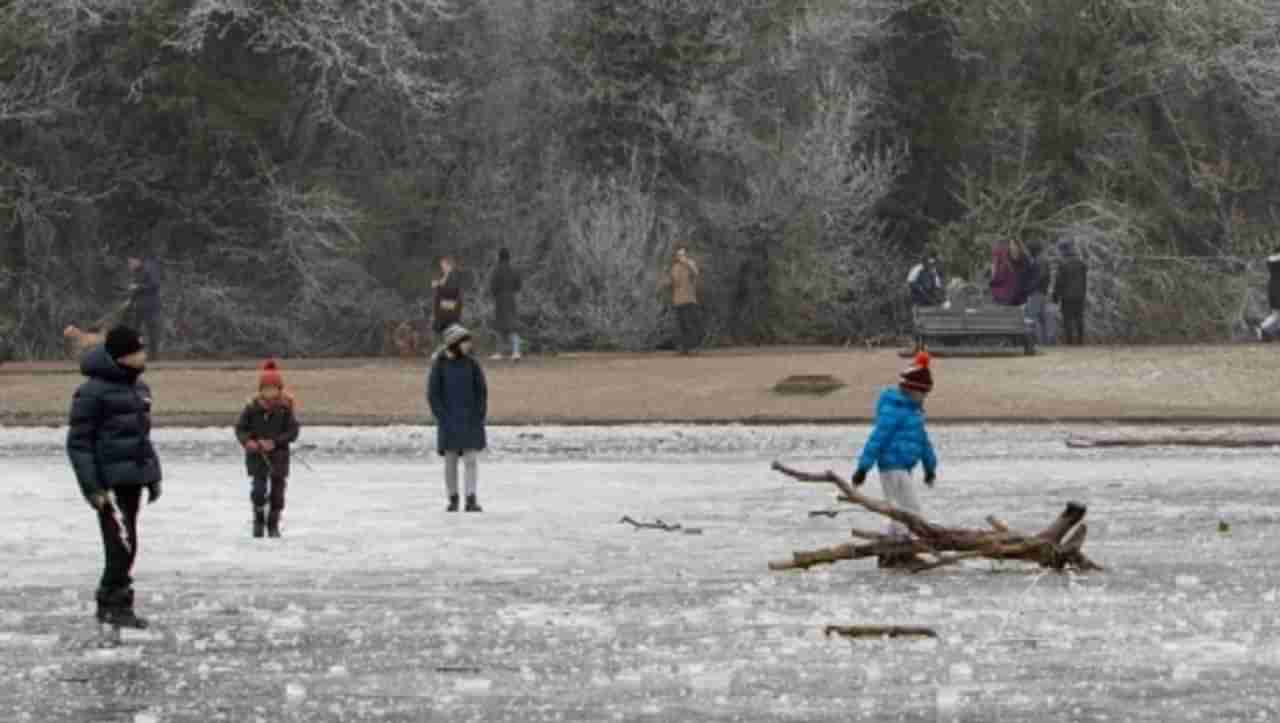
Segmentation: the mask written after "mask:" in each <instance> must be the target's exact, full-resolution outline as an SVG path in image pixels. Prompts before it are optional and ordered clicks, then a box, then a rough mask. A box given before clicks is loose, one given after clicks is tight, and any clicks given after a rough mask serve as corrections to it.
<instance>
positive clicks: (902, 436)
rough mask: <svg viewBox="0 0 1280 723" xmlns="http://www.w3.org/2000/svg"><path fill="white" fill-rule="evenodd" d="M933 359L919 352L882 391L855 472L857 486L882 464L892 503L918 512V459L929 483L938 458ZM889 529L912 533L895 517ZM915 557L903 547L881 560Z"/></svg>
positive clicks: (906, 561)
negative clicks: (931, 424) (930, 423)
mask: <svg viewBox="0 0 1280 723" xmlns="http://www.w3.org/2000/svg"><path fill="white" fill-rule="evenodd" d="M929 364H930V358H929V353H928V352H923V351H922V352H920V353H919V354H916V357H915V360H914V362H913V363H912V365H911V366H910V367H908V368H907V369H906V370H905V371H903V372H902V374H901V375H899V381H898V386H897V387H895V388H889V389H886V390H884V391H883V392H882V393H881V394H880V399H879V400H878V401H877V402H876V419H875V427H874V428H873V429H872V430H871V437H870V438H868V439H867V443H866V445H865V446H864V447H863V448H862V455H861V457H859V459H858V466H857V469H856V470H855V471H854V473H853V484H854V486H861V485H862V483H864V482H866V481H867V473H868V472H870V471H871V469H872V468H878V469H879V470H880V484H881V486H882V487H883V488H884V496H885V498H886V499H888V501H889V503H890V504H892V505H893V506H894V507H897V508H898V509H900V510H905V511H907V512H912V513H915V514H917V515H922V514H923V509H922V507H921V505H920V499H919V497H917V496H916V490H915V487H914V486H913V485H912V481H911V472H912V470H913V469H915V466H916V465H917V464H923V465H924V483H925V484H926V485H928V486H929V487H932V486H933V483H934V481H935V480H936V479H937V475H938V458H937V455H935V454H934V451H933V444H932V443H931V442H930V441H929V433H928V431H927V430H926V429H925V415H924V400H925V397H927V396H928V395H929V393H930V392H931V391H933V373H932V372H931V371H930V370H929ZM885 534H886V535H888V536H890V537H895V538H901V539H909V538H910V537H911V535H910V532H909V531H908V530H907V528H906V527H905V526H904V525H902V524H901V523H898V522H891V523H890V524H889V525H888V528H887V529H886V531H885ZM915 561H916V560H915V554H914V553H905V554H904V555H901V556H897V555H894V556H884V557H881V559H880V566H881V567H902V566H910V565H911V564H913V563H914V562H915Z"/></svg>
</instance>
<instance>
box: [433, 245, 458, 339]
mask: <svg viewBox="0 0 1280 723" xmlns="http://www.w3.org/2000/svg"><path fill="white" fill-rule="evenodd" d="M459 276H460V274H459V273H458V272H457V263H456V262H455V261H454V259H453V257H452V256H442V257H441V258H440V278H438V279H435V280H433V281H432V282H431V319H432V320H431V330H432V331H434V332H435V334H436V339H437V340H438V339H442V338H443V335H444V331H445V329H448V328H449V327H450V326H453V325H454V324H460V323H462V280H461V279H460V278H459Z"/></svg>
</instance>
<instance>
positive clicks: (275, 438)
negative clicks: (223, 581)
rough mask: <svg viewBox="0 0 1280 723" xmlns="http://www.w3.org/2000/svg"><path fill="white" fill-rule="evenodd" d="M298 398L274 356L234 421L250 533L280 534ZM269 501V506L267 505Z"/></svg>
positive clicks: (296, 427) (297, 427)
mask: <svg viewBox="0 0 1280 723" xmlns="http://www.w3.org/2000/svg"><path fill="white" fill-rule="evenodd" d="M301 428H302V425H301V424H299V422H298V415H297V400H296V399H294V397H293V395H292V394H290V393H288V392H287V391H285V388H284V375H282V374H281V373H280V366H279V365H278V364H277V363H276V361H275V360H274V359H270V360H268V361H266V362H265V363H264V364H263V365H262V370H261V371H260V372H259V374H258V393H257V394H256V395H254V397H253V398H252V399H250V400H249V403H248V404H246V405H245V408H244V411H242V412H241V413H240V419H239V420H238V421H237V422H236V427H235V433H236V439H237V440H238V441H239V442H240V446H242V447H244V462H245V467H246V468H247V469H248V472H249V476H250V477H251V478H252V479H253V488H252V491H251V492H250V493H249V501H250V502H251V503H252V504H253V536H254V537H262V533H263V528H265V529H266V533H267V535H269V536H270V537H279V536H280V515H281V514H282V513H283V512H284V495H285V489H286V488H287V487H288V484H289V445H291V444H293V443H294V442H296V441H298V434H299V432H300V431H301ZM268 502H269V503H270V507H268Z"/></svg>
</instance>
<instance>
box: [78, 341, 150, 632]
mask: <svg viewBox="0 0 1280 723" xmlns="http://www.w3.org/2000/svg"><path fill="white" fill-rule="evenodd" d="M146 366H147V351H146V349H145V348H144V346H143V343H142V337H141V336H140V335H139V334H138V332H137V331H135V330H133V329H132V328H129V327H126V326H117V327H114V328H112V329H111V330H109V331H108V332H107V335H106V338H105V340H104V343H103V344H101V345H98V346H95V347H92V348H91V349H89V350H88V351H86V352H85V354H84V356H83V357H81V360H80V373H81V374H83V375H84V376H85V377H87V380H86V381H85V382H84V383H83V384H81V385H80V387H79V388H78V389H76V392H75V396H74V397H73V398H72V400H71V414H70V420H69V423H68V430H67V457H68V458H69V459H70V462H71V468H72V470H73V471H74V472H75V476H76V481H77V482H79V484H80V493H81V494H82V495H84V499H85V501H86V502H88V503H89V506H90V507H91V508H93V510H94V512H95V513H96V514H97V516H98V528H99V530H100V532H101V533H102V547H103V557H104V559H105V564H104V566H103V571H102V578H101V579H100V580H99V583H98V589H97V592H96V594H95V598H96V600H97V619H98V622H99V623H103V624H106V625H111V626H113V627H117V628H119V627H129V628H139V629H141V628H145V627H147V621H146V620H145V619H143V618H140V617H138V615H137V613H135V612H134V592H133V577H132V575H133V563H134V560H135V559H136V557H137V553H138V509H139V507H140V506H141V500H142V492H143V490H144V489H145V490H146V492H147V502H148V504H150V503H153V502H155V501H156V500H158V499H160V481H161V478H162V474H161V470H160V459H159V458H158V457H157V456H156V450H155V447H153V446H152V445H151V389H150V388H149V387H148V386H147V385H146V384H145V383H144V382H143V381H142V380H141V377H142V373H143V371H145V369H146Z"/></svg>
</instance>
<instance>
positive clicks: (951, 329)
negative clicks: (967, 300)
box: [915, 305, 1036, 355]
mask: <svg viewBox="0 0 1280 723" xmlns="http://www.w3.org/2000/svg"><path fill="white" fill-rule="evenodd" d="M915 339H916V345H917V346H918V347H924V348H928V349H931V350H934V351H941V352H943V353H951V354H958V353H974V354H985V353H1000V352H1001V351H1009V350H1015V349H1020V350H1021V351H1022V353H1024V354H1027V355H1032V354H1035V353H1036V341H1035V334H1034V332H1033V330H1032V329H1031V328H1030V325H1029V324H1028V323H1027V320H1026V319H1025V318H1024V317H1023V314H1022V309H1021V308H1020V307H1017V306H995V305H982V306H978V307H974V308H960V307H954V306H953V307H952V308H944V307H940V306H939V307H921V308H918V309H916V312H915Z"/></svg>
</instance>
